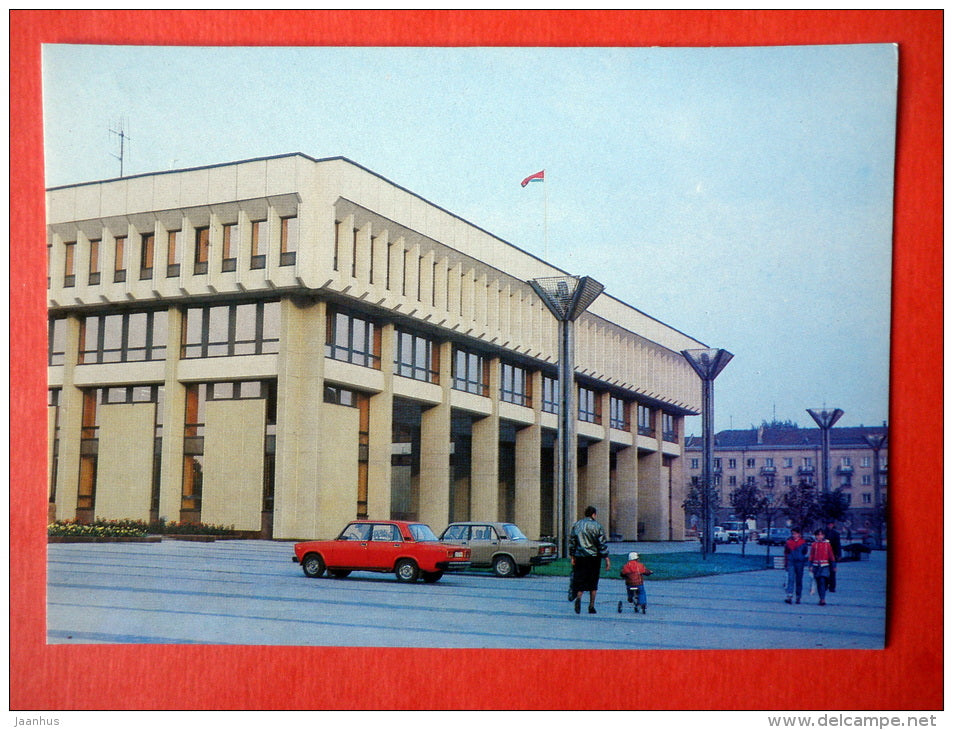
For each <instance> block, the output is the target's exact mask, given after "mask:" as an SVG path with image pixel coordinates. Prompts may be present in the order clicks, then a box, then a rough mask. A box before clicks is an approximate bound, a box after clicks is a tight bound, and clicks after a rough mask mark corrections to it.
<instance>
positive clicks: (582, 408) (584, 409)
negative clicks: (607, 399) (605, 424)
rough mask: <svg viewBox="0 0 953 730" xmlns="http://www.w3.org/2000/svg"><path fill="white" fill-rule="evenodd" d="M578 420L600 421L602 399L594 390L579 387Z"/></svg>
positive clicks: (587, 421)
mask: <svg viewBox="0 0 953 730" xmlns="http://www.w3.org/2000/svg"><path fill="white" fill-rule="evenodd" d="M578 397H579V420H580V421H585V422H586V423H602V399H601V398H600V397H599V394H598V393H596V391H594V390H591V389H589V388H583V387H582V386H580V387H579V396H578Z"/></svg>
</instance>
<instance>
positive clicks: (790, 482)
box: [784, 476, 794, 487]
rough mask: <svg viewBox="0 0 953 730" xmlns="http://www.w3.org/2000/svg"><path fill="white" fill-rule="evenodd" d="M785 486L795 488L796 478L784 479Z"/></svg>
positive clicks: (788, 477)
mask: <svg viewBox="0 0 953 730" xmlns="http://www.w3.org/2000/svg"><path fill="white" fill-rule="evenodd" d="M784 486H786V487H793V486H794V477H792V476H786V477H784Z"/></svg>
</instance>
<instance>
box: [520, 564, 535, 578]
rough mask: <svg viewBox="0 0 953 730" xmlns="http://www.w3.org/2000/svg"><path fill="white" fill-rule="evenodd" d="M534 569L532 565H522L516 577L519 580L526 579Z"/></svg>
mask: <svg viewBox="0 0 953 730" xmlns="http://www.w3.org/2000/svg"><path fill="white" fill-rule="evenodd" d="M532 569H533V568H532V566H530V565H521V566H519V567H518V568H517V569H516V576H517V577H518V578H525V577H526V576H528V575H529V574H530V571H531V570H532Z"/></svg>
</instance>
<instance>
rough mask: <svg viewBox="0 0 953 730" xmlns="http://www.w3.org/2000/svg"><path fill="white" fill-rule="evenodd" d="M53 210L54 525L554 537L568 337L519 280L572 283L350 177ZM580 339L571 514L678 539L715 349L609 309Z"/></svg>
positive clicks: (580, 324) (70, 201) (70, 192)
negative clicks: (463, 531)
mask: <svg viewBox="0 0 953 730" xmlns="http://www.w3.org/2000/svg"><path fill="white" fill-rule="evenodd" d="M47 210H48V241H47V245H48V251H49V290H48V294H49V313H50V357H49V374H48V380H49V389H50V401H49V402H50V405H49V409H50V410H49V422H50V434H51V444H50V447H49V449H48V454H49V466H50V470H49V471H50V504H51V509H50V516H51V519H79V520H83V521H85V520H90V519H93V518H95V517H111V518H113V517H116V518H118V517H132V518H137V519H144V518H147V517H148V518H152V519H155V518H159V517H162V518H165V519H167V520H170V521H175V520H183V521H193V522H195V521H202V522H206V523H215V524H227V525H232V524H233V525H234V526H235V527H236V529H241V530H246V531H250V532H260V533H261V534H262V535H263V536H266V537H275V538H288V539H291V538H313V537H332V536H334V535H335V534H336V533H337V532H338V531H339V530H340V528H341V527H342V525H343V523H344V522H346V521H347V520H349V519H353V518H355V517H358V516H368V517H371V518H387V517H392V516H393V517H409V518H412V519H419V520H422V521H425V522H428V523H429V524H430V525H431V526H432V527H433V528H434V529H435V530H436V531H440V530H442V529H443V527H444V526H445V525H446V524H447V523H448V522H450V521H453V520H461V519H470V518H472V519H477V518H479V519H505V520H512V521H516V522H518V523H519V524H520V525H521V526H522V528H523V529H524V531H525V532H527V534H529V535H530V536H531V537H534V536H539V535H552V534H554V526H555V522H554V520H555V514H554V504H555V503H554V494H553V484H554V474H553V472H554V467H555V458H554V448H553V444H554V439H555V434H556V429H557V415H556V412H555V409H554V404H553V403H552V397H551V393H552V392H553V390H554V389H553V388H552V383H553V379H554V378H555V377H556V353H557V352H558V347H557V326H556V321H555V320H554V319H553V317H552V315H550V314H549V312H548V311H547V310H546V308H545V307H544V306H543V304H542V302H541V301H539V299H538V298H537V297H536V295H535V294H534V293H533V291H532V289H531V287H530V286H529V284H528V283H527V282H528V281H529V280H530V279H534V278H537V277H545V276H559V275H564V274H565V272H563V271H561V270H559V269H557V268H555V267H554V266H552V265H551V264H549V263H547V262H545V261H542V260H541V259H539V258H537V257H536V256H534V255H532V254H529V253H527V252H525V251H522V250H521V249H519V248H517V247H515V246H513V245H512V244H510V243H507V242H506V241H503V240H501V239H499V238H497V237H495V236H493V235H492V234H490V233H488V232H486V231H484V230H482V229H480V228H478V227H476V226H474V225H473V224H471V223H468V222H467V221H464V220H462V219H460V218H459V217H457V216H455V215H453V214H452V213H449V212H448V211H446V210H443V209H442V208H439V207H437V206H435V205H433V204H432V203H429V202H427V201H426V200H424V199H422V198H420V197H419V196H417V195H415V194H413V193H411V192H410V191H408V190H406V189H404V188H401V187H400V186H398V185H395V184H394V183H392V182H389V181H388V180H385V179H383V178H382V177H380V176H379V175H377V174H375V173H373V172H371V171H369V170H367V169H365V168H363V167H361V166H359V165H356V164H354V163H353V162H350V161H349V160H346V159H344V158H330V159H324V160H316V159H312V158H309V157H307V156H305V155H301V154H292V155H285V156H279V157H271V158H265V159H256V160H249V161H244V162H238V163H229V164H222V165H216V166H211V167H203V168H198V169H190V170H180V171H169V172H163V173H157V174H151V175H139V176H135V177H129V178H123V179H116V180H107V181H101V182H93V183H84V184H78V185H71V186H66V187H60V188H54V189H51V190H49V191H48V193H47ZM576 333H577V334H576V353H575V362H576V379H577V385H578V387H579V388H582V389H584V391H585V392H586V394H587V396H588V398H587V400H586V402H587V403H589V404H590V407H589V410H587V411H586V412H585V413H581V414H580V420H579V421H578V423H577V431H578V434H577V435H578V439H579V457H580V458H579V460H578V470H579V479H578V483H579V487H578V489H579V492H578V499H577V502H578V505H579V509H580V510H581V509H582V508H584V507H585V505H586V504H588V503H593V504H595V505H596V506H597V507H599V508H600V514H601V515H603V516H604V520H605V521H607V522H608V525H607V527H608V528H609V530H610V531H611V532H612V533H614V534H616V535H618V536H619V537H621V538H625V539H647V540H669V539H680V538H681V537H682V536H683V535H684V527H683V522H684V521H683V520H682V519H680V517H679V516H678V515H680V512H681V510H680V505H681V502H682V500H683V498H684V492H685V483H686V481H687V480H686V479H685V476H684V474H683V467H684V465H683V462H684V458H683V449H682V442H683V438H684V430H683V426H682V423H683V417H684V416H685V415H689V414H695V413H697V412H698V409H699V400H700V385H699V382H698V380H697V377H696V376H695V374H694V373H693V372H692V370H691V368H689V366H688V365H687V363H685V362H684V359H683V358H682V356H681V355H680V354H679V353H680V351H681V350H683V349H689V348H698V347H704V345H703V344H702V343H700V342H698V341H697V340H695V339H693V338H691V337H689V336H687V335H685V334H683V333H681V332H679V331H677V330H675V329H673V328H671V327H669V326H667V325H665V324H663V323H661V322H659V321H657V320H655V319H653V318H651V317H649V316H647V315H645V314H643V313H642V312H640V311H639V310H637V309H635V308H633V307H632V306H630V305H628V304H626V303H624V302H621V301H619V300H617V299H615V298H613V297H612V296H610V295H608V294H606V293H603V294H602V295H601V296H599V298H598V299H597V300H596V301H595V302H594V303H593V304H592V305H591V307H590V308H589V310H588V311H587V312H586V313H585V314H583V316H582V317H581V318H580V319H579V320H578V321H577V323H576ZM640 409H641V410H640ZM117 461H119V462H122V464H121V465H117V463H115V462H117ZM676 510H677V511H676Z"/></svg>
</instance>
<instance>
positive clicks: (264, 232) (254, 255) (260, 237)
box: [251, 220, 268, 269]
mask: <svg viewBox="0 0 953 730" xmlns="http://www.w3.org/2000/svg"><path fill="white" fill-rule="evenodd" d="M267 250H268V221H266V220H261V221H252V222H251V268H252V269H263V268H265V252H266V251H267Z"/></svg>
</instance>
